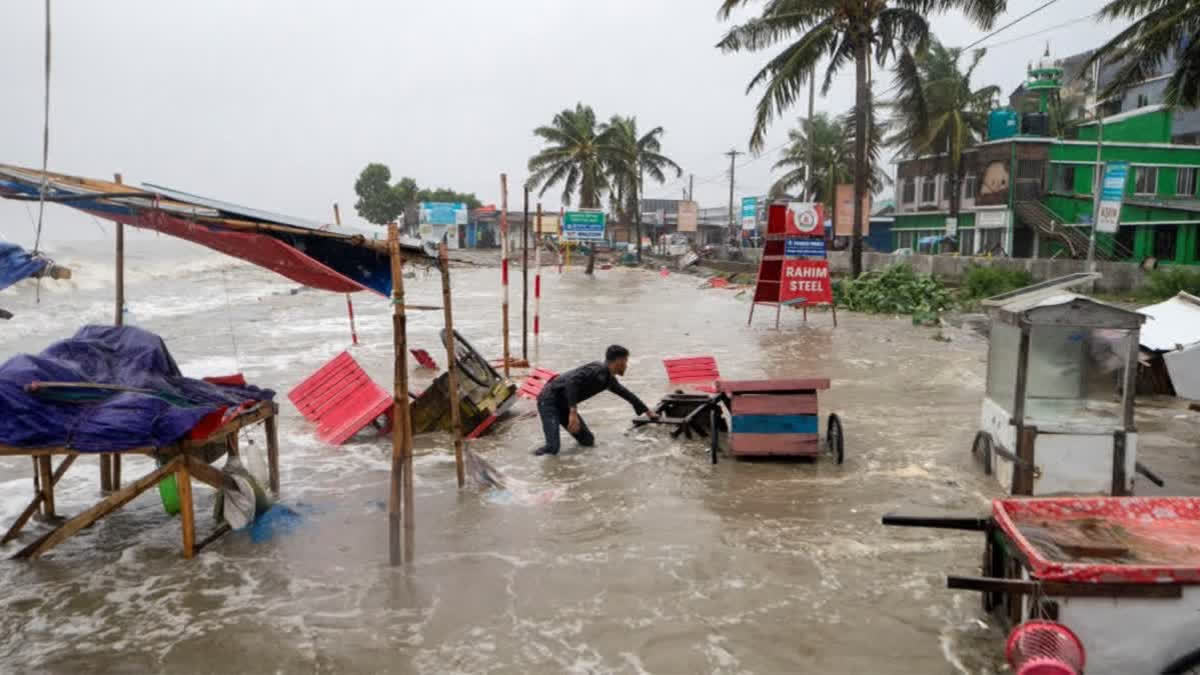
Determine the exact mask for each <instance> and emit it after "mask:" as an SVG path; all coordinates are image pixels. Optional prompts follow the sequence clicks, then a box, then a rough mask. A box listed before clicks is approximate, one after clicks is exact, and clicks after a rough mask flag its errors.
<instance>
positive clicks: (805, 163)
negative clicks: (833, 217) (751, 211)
mask: <svg viewBox="0 0 1200 675" xmlns="http://www.w3.org/2000/svg"><path fill="white" fill-rule="evenodd" d="M871 127H872V130H873V136H872V142H871V143H870V144H868V149H869V150H868V153H867V154H868V156H869V157H872V158H873V159H874V161H873V162H872V166H871V176H870V189H871V192H872V193H876V192H879V191H880V190H882V189H883V187H884V185H886V184H887V183H889V182H890V178H889V177H888V176H887V174H886V173H885V172H884V171H883V170H882V169H881V168H880V166H879V162H878V158H879V152H880V146H881V145H882V138H883V134H884V125H883V124H882V123H880V122H877V121H873V122H872V125H871ZM788 138H789V140H790V143H789V145H788V146H787V147H786V148H784V149H783V150H782V151H781V152H780V159H779V161H777V162H775V165H774V166H773V167H772V168H773V169H774V170H780V169H783V170H784V174H783V175H782V176H780V177H779V178H778V179H777V180H776V181H775V182H774V183H773V184H772V185H771V196H772V197H781V196H783V195H786V194H788V193H790V192H792V191H793V189H794V188H796V187H799V188H800V190H799V192H803V193H805V194H807V195H810V199H812V201H816V202H821V203H823V204H825V205H826V206H827V207H831V206H832V205H833V201H834V197H835V194H836V191H837V186H838V184H840V183H846V182H848V181H852V180H854V111H853V110H851V111H850V112H848V113H846V114H845V115H843V116H842V117H840V118H837V119H834V118H833V117H830V116H829V115H828V114H826V113H817V114H816V115H814V116H813V117H812V118H811V119H804V118H801V119H800V127H799V128H796V129H791V130H789V131H788ZM809 166H811V167H812V170H811V171H810V170H809V169H808V167H809Z"/></svg>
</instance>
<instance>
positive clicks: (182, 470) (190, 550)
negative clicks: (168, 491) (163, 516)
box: [175, 455, 196, 558]
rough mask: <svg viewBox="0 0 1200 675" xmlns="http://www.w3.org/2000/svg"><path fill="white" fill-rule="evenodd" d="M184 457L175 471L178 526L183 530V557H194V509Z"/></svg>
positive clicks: (190, 480)
mask: <svg viewBox="0 0 1200 675" xmlns="http://www.w3.org/2000/svg"><path fill="white" fill-rule="evenodd" d="M189 461H190V460H189V459H188V457H187V456H186V455H184V456H183V457H182V458H181V461H180V462H179V464H178V466H177V468H176V469H175V483H176V488H178V489H179V526H180V527H181V528H182V529H183V557H184V558H191V557H192V556H194V555H196V508H195V504H193V503H192V474H191V473H190V472H189V471H188V462H189Z"/></svg>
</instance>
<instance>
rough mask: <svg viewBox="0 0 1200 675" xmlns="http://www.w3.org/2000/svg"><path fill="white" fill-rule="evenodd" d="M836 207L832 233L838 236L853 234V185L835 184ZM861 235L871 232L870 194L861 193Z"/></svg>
mask: <svg viewBox="0 0 1200 675" xmlns="http://www.w3.org/2000/svg"><path fill="white" fill-rule="evenodd" d="M835 199H837V208H835V209H834V214H833V217H834V221H833V234H834V235H835V236H838V237H849V236H852V235H853V234H854V186H853V185H851V184H849V183H843V184H841V185H839V186H837V189H836V192H835ZM862 210H863V230H862V234H863V236H864V237H865V236H867V235H868V234H870V233H871V195H870V194H865V195H863V201H862Z"/></svg>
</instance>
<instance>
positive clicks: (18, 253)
mask: <svg viewBox="0 0 1200 675" xmlns="http://www.w3.org/2000/svg"><path fill="white" fill-rule="evenodd" d="M49 264H50V261H49V260H47V259H45V258H42V257H40V256H34V255H33V254H32V253H29V252H28V251H26V250H25V249H23V248H21V247H20V246H17V245H16V244H10V243H8V242H6V241H0V291H2V290H4V289H6V288H8V287H9V286H12V285H13V284H15V283H17V282H18V281H20V280H22V279H27V278H29V277H31V276H33V275H35V274H37V273H38V272H41V271H42V269H43V268H44V267H46V265H49Z"/></svg>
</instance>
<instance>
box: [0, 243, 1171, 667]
mask: <svg viewBox="0 0 1200 675" xmlns="http://www.w3.org/2000/svg"><path fill="white" fill-rule="evenodd" d="M81 255H82V254H81ZM135 262H136V260H135ZM78 266H79V267H82V268H83V269H84V270H85V271H79V272H77V274H76V281H74V282H72V283H73V284H77V285H76V286H72V287H70V291H69V292H61V291H60V292H51V293H49V297H47V292H46V291H45V289H44V290H43V299H42V304H41V305H35V304H34V303H33V301H32V297H33V296H32V289H31V287H20V288H18V289H16V291H14V292H10V293H9V294H8V295H5V296H0V297H2V298H3V299H4V301H5V303H7V306H8V308H10V309H14V310H16V311H17V313H18V318H17V320H16V321H14V322H10V324H11V325H12V326H14V327H16V326H18V325H19V326H21V328H19V329H17V328H14V329H13V330H9V331H8V332H7V333H5V332H0V355H8V354H11V353H14V352H17V351H28V350H38V349H41V348H43V347H44V346H45V345H46V344H48V343H49V342H50V341H51V340H53V339H58V338H61V337H66V336H68V335H70V334H71V333H72V332H73V331H74V329H75V327H76V326H77V325H78V323H79V322H80V321H89V320H90V321H103V320H106V319H105V318H104V317H106V316H107V314H108V312H109V310H108V306H109V305H108V303H109V302H110V301H109V299H108V295H107V294H108V292H109V291H108V289H107V287H106V285H105V284H104V283H101V282H93V283H89V281H88V280H89V279H93V280H94V279H107V278H109V277H108V276H107V275H108V274H110V272H111V270H107V269H105V268H104V266H103V264H101V263H95V264H93V265H91V266H90V267H89V266H88V265H86V264H83V263H78ZM89 270H90V274H89V272H88V271H89ZM498 276H499V274H498V271H497V270H495V269H493V268H463V269H456V270H455V272H454V287H455V294H454V302H455V315H456V322H457V327H458V329H459V330H460V332H462V333H463V334H464V335H466V336H467V337H468V339H470V340H471V341H472V342H474V344H475V346H476V347H477V348H478V349H480V350H481V351H483V352H484V353H486V354H488V355H491V356H498V355H499V353H500V335H499V330H498V326H499V303H498V289H497V282H498ZM517 278H518V279H519V277H517ZM698 283H699V282H698V280H697V279H695V278H693V277H685V276H678V275H672V276H670V277H668V278H665V279H664V278H661V277H659V276H658V275H657V274H655V273H653V272H649V271H644V270H626V269H615V270H610V271H601V272H598V273H597V276H596V278H594V279H589V278H586V277H585V276H584V275H583V274H582V273H581V272H580V271H579V270H568V272H567V274H565V275H564V276H561V277H560V276H559V275H558V274H557V273H556V272H554V271H552V270H547V274H546V275H545V280H544V286H545V297H544V299H543V303H542V315H543V325H544V330H545V333H544V335H543V337H542V340H541V343H540V348H539V349H538V355H539V356H540V358H539V362H540V363H541V365H544V366H546V367H549V368H553V369H558V370H562V369H566V368H569V367H572V366H574V365H577V364H579V363H582V362H584V361H588V360H594V359H597V358H599V357H600V356H601V355H602V354H603V350H604V347H605V346H606V345H608V344H609V343H621V344H624V345H625V346H627V347H629V348H630V350H631V351H632V352H633V358H632V360H631V364H630V369H629V373H628V375H627V376H626V377H625V378H624V381H625V383H626V385H627V386H628V387H629V388H630V389H632V390H633V391H634V392H636V393H638V394H639V395H640V396H641V397H642V398H644V399H645V400H646V401H647V402H648V403H651V404H653V402H654V401H656V400H657V399H658V398H659V397H660V396H661V395H662V394H664V393H665V392H666V391H668V386H667V382H666V379H665V374H664V372H663V368H662V365H661V359H662V358H663V357H664V356H673V355H688V354H712V355H714V356H716V357H717V359H718V362H719V364H720V368H721V371H722V374H723V375H725V376H727V377H735V378H761V377H800V376H822V377H829V378H830V379H831V380H832V381H833V388H832V389H831V390H830V391H827V392H823V393H822V394H821V415H822V424H824V419H825V415H826V414H828V413H829V412H831V411H836V412H837V413H838V414H839V415H841V417H842V420H843V422H844V425H845V434H846V462H845V464H844V465H842V466H837V465H835V464H833V463H832V462H830V461H828V460H826V459H822V460H820V461H817V462H737V461H732V460H728V459H726V460H725V461H722V462H720V463H719V464H717V465H715V466H714V465H712V464H710V463H709V461H708V459H707V455H706V444H705V443H704V442H702V441H686V440H678V441H675V440H671V439H670V438H669V436H668V434H667V433H666V431H665V430H662V429H658V430H655V429H643V430H636V431H631V430H630V424H629V420H630V418H631V417H632V411H631V410H630V409H629V407H628V406H627V405H626V404H625V403H624V402H623V401H621V400H620V399H618V398H616V397H615V396H610V395H601V396H599V397H597V398H594V399H592V400H590V401H588V402H587V403H586V404H584V405H583V407H582V413H583V416H584V418H585V419H586V420H587V422H588V424H589V425H590V426H591V428H592V429H593V431H594V432H595V433H596V436H597V437H598V441H599V442H598V445H597V447H595V448H590V449H580V448H576V447H575V446H574V443H573V442H571V441H570V439H569V438H568V437H565V436H564V440H565V443H564V454H563V455H562V456H560V457H558V458H535V457H533V456H531V455H530V454H529V453H530V450H532V449H533V448H534V447H536V446H537V445H538V444H539V442H540V428H539V425H538V422H537V420H536V419H531V418H524V419H517V420H515V421H513V422H510V423H507V424H505V425H503V426H502V427H499V428H498V429H497V432H496V433H494V434H492V435H490V436H488V437H486V438H484V439H482V440H479V441H477V442H475V443H474V444H473V445H472V447H473V449H474V450H476V451H478V452H479V453H480V454H481V455H482V456H484V457H486V458H487V459H488V460H489V461H491V462H492V463H494V464H495V465H496V466H497V467H499V468H500V469H501V470H502V471H503V472H504V473H505V474H507V475H508V476H510V477H511V478H513V479H516V480H518V481H521V482H523V484H524V485H526V486H527V488H528V490H529V491H530V492H531V493H536V494H541V493H543V492H544V491H550V493H551V494H552V495H553V499H551V500H549V501H545V502H540V501H537V500H530V499H526V498H525V497H527V495H525V494H515V493H504V492H497V491H495V490H481V489H479V488H477V487H468V488H467V489H464V490H458V489H456V488H455V481H454V465H453V460H452V456H451V454H450V452H449V449H450V447H451V444H450V442H449V439H448V438H447V437H445V436H442V435H430V436H425V437H421V438H419V439H418V451H420V452H427V453H429V454H426V455H423V456H421V457H419V458H418V459H417V462H416V486H417V490H416V523H417V529H416V534H415V542H416V550H415V554H416V557H415V561H414V563H413V564H412V565H410V566H408V567H404V568H392V567H389V566H388V565H387V564H386V562H387V548H388V547H387V530H386V527H387V516H386V507H385V504H386V494H387V484H388V473H387V470H388V459H387V453H388V446H387V444H386V442H385V441H383V440H380V439H375V438H371V437H369V436H366V437H360V438H357V439H355V440H354V441H353V442H351V443H348V444H346V445H344V446H341V447H328V446H325V445H323V444H321V443H320V442H318V441H317V440H316V439H315V438H314V437H313V435H312V430H311V427H310V426H309V425H308V424H307V423H306V422H305V421H304V420H303V419H301V418H300V417H299V415H298V413H297V412H296V411H295V409H294V408H293V407H292V406H291V404H290V403H289V402H287V400H286V398H285V397H284V396H283V393H284V392H286V391H287V390H288V389H290V388H291V387H292V386H294V385H295V384H296V383H297V382H299V381H300V380H301V379H303V378H304V377H305V376H306V375H308V374H309V373H311V372H312V371H313V370H315V369H316V368H317V367H318V366H319V365H320V364H321V363H323V362H324V361H325V360H327V359H329V358H331V357H332V356H334V355H336V354H337V353H338V352H339V351H341V350H342V349H344V348H345V347H346V345H347V343H348V340H349V336H348V330H347V328H346V323H345V305H344V299H343V297H342V296H340V295H335V294H322V293H317V292H308V291H305V292H299V293H294V294H293V293H292V292H291V291H292V289H293V288H294V285H293V284H290V283H289V282H287V281H286V280H282V279H279V278H278V277H274V276H271V275H270V274H268V273H265V272H262V271H260V270H257V269H253V268H249V267H245V266H242V265H230V264H227V263H212V264H211V265H208V266H204V265H201V266H199V267H196V268H189V269H187V270H184V271H182V272H179V271H175V270H165V271H161V272H159V273H146V274H144V275H143V276H141V277H137V276H135V278H134V283H133V284H132V285H131V293H130V298H131V302H130V307H131V310H133V312H134V314H135V316H138V317H139V319H138V322H139V323H140V324H141V325H143V326H145V327H147V328H149V329H151V330H154V331H157V332H159V333H161V334H162V335H163V336H164V337H165V338H166V339H167V342H168V346H169V347H170V348H171V350H172V351H173V353H174V355H175V357H176V360H177V361H178V362H179V363H180V365H181V367H182V368H183V369H184V371H185V373H187V374H190V375H195V376H199V375H208V374H218V373H222V372H228V371H230V370H234V369H240V370H243V371H245V372H246V374H247V375H248V377H249V379H250V380H251V381H253V382H255V383H258V384H260V385H262V386H269V387H272V388H274V389H276V390H277V391H279V392H280V396H279V400H280V403H281V409H282V422H281V433H282V442H283V449H282V456H281V462H282V493H283V494H282V500H283V502H284V503H285V504H287V505H289V506H291V507H293V508H295V509H296V510H298V511H299V512H300V513H301V514H302V515H303V522H302V524H301V525H300V526H299V527H298V528H297V529H295V530H294V531H292V532H290V533H286V534H279V535H276V536H275V537H273V538H271V539H270V540H268V541H264V542H257V543H256V542H254V541H252V540H251V539H250V537H249V536H248V535H247V534H246V533H234V534H233V535H230V536H227V537H225V538H224V539H222V540H220V541H219V542H217V543H216V544H214V545H213V546H212V547H211V548H209V549H207V550H205V551H204V552H203V553H202V554H201V555H199V556H198V557H197V558H196V559H195V560H193V561H190V562H185V561H183V560H181V559H180V557H179V543H180V534H179V529H178V524H177V522H175V521H174V520H172V519H171V518H169V517H168V516H166V515H165V514H164V513H163V511H162V508H161V505H160V504H159V503H158V498H157V496H156V495H155V494H154V493H153V492H150V493H147V494H146V495H144V496H142V497H141V498H139V499H138V500H136V501H135V502H133V503H132V504H130V505H129V506H127V507H126V508H125V509H124V510H122V511H120V512H118V513H117V514H115V515H113V516H110V517H109V518H107V519H105V520H104V521H102V522H101V523H100V524H98V525H97V526H95V527H94V528H92V529H91V530H89V531H87V532H85V533H84V534H82V535H80V536H77V537H75V538H73V539H71V540H70V541H68V542H67V543H66V544H64V545H62V546H60V547H59V548H57V549H55V550H54V551H53V552H52V553H51V554H50V555H47V556H46V557H45V558H44V559H43V560H40V561H37V562H32V563H17V562H7V561H5V562H0V584H2V585H3V588H4V589H5V591H4V593H3V595H2V597H0V607H2V610H0V671H4V672H14V673H16V672H60V673H76V672H113V673H143V672H169V673H193V672H194V673H242V672H245V673H276V672H286V673H300V672H313V673H359V672H395V673H405V672H415V673H450V672H462V673H481V672H496V673H524V672H577V673H593V672H594V673H600V672H618V673H644V672H649V673H699V672H705V673H707V672H712V673H780V672H808V673H817V672H828V673H897V674H904V673H913V674H916V673H921V674H928V673H986V672H999V671H1000V670H1002V668H1001V659H1002V657H1001V653H1000V652H1001V650H1002V645H1003V637H1004V636H1003V635H1002V634H1001V633H1000V632H999V631H998V630H997V629H995V628H994V627H992V626H991V625H990V624H989V623H988V622H986V621H985V620H984V619H983V617H982V616H981V614H980V612H979V601H978V597H977V596H976V595H975V594H970V593H960V592H952V591H948V590H946V589H945V588H944V575H945V574H946V573H948V572H953V573H962V574H972V573H975V572H976V571H977V569H978V562H979V559H980V554H981V550H982V542H981V541H980V539H979V536H978V535H975V534H969V533H955V532H947V531H935V530H918V529H896V528H884V527H882V526H881V525H880V523H879V520H880V517H881V516H882V515H883V514H885V513H888V512H891V511H904V512H909V513H914V512H916V513H930V512H941V511H954V512H968V513H983V512H984V511H985V510H986V508H987V504H988V499H990V498H991V497H993V496H996V495H997V494H999V490H998V489H997V488H996V486H994V485H993V484H992V483H991V482H990V481H989V480H987V479H985V478H984V477H983V476H982V475H981V473H980V472H978V471H977V470H976V469H975V467H974V466H973V464H972V463H971V460H970V458H969V453H968V448H969V446H970V443H971V440H972V437H973V435H974V433H975V431H976V427H977V422H976V420H977V418H978V411H979V402H980V395H981V393H982V389H983V373H984V356H985V353H986V350H985V342H984V341H983V340H982V339H981V338H979V337H978V336H977V335H974V334H972V333H970V332H969V331H952V332H950V333H949V335H950V337H951V339H952V341H951V342H948V343H945V342H940V341H935V340H933V339H932V337H933V335H934V334H935V331H933V330H930V329H919V328H914V327H913V326H911V324H910V322H909V321H908V320H906V319H888V318H875V317H865V316H861V315H854V314H851V313H848V312H843V313H840V314H839V319H840V320H841V324H840V325H839V327H838V328H836V329H834V328H833V327H832V325H831V321H830V317H829V315H828V314H826V313H824V312H814V313H811V314H810V316H809V320H808V323H807V324H805V323H803V322H802V321H801V317H800V314H799V312H796V311H785V313H784V317H783V322H782V323H783V329H782V330H780V331H775V330H772V329H771V326H772V324H773V319H774V316H773V311H762V310H760V313H759V316H758V317H757V318H756V321H755V325H754V326H752V327H749V328H747V326H746V314H747V311H748V304H747V302H746V300H745V297H744V296H743V297H740V298H739V297H737V295H736V294H737V291H727V290H699V289H697V285H698ZM408 291H409V297H410V299H411V301H412V302H422V303H428V304H439V303H440V290H439V287H438V280H437V277H436V275H428V276H426V275H425V274H424V273H422V272H419V273H418V274H417V276H416V278H414V279H410V280H409V281H408ZM513 307H514V311H516V310H517V309H518V308H519V307H520V286H519V285H517V286H514V290H513ZM389 311H390V306H389V305H388V304H387V303H386V301H383V300H382V299H378V298H370V297H367V296H361V295H360V296H359V297H358V300H357V303H356V312H357V314H358V317H359V319H358V329H359V334H360V337H361V339H362V341H363V345H361V346H359V347H357V348H354V349H353V350H352V353H353V354H354V355H355V357H356V358H358V359H359V360H360V361H361V362H362V363H363V364H364V366H365V367H366V368H367V370H368V371H369V372H370V373H371V374H372V375H373V376H374V377H375V379H376V380H377V381H378V382H380V383H381V384H384V385H385V386H387V383H389V381H390V377H389V374H390V356H391V348H390V323H391V322H390V318H389V316H388V312H389ZM34 317H37V318H36V321H35V319H34ZM514 317H515V318H514V321H513V323H514V326H516V330H514V337H513V344H514V348H515V350H516V351H517V352H519V351H520V346H521V339H520V331H519V326H520V319H519V314H515V315H514ZM440 325H441V314H440V312H420V313H413V314H410V318H409V326H410V343H411V345H412V346H424V347H426V348H428V349H430V351H431V352H433V353H434V354H435V356H436V357H438V360H439V361H444V354H439V353H438V350H437V345H438V343H437V339H436V331H437V330H438V328H439V327H440ZM0 330H4V329H0ZM530 356H531V358H532V357H533V356H534V345H533V342H532V337H531V341H530ZM429 379H430V374H428V373H422V372H420V371H414V384H413V388H414V389H418V388H419V387H421V386H423V384H424V382H427V381H428V380H429ZM1167 445H1171V444H1170V443H1168V444H1167ZM253 447H261V438H259V439H258V441H257V444H256V446H253ZM253 447H252V448H251V451H253ZM1171 447H1174V446H1171ZM1172 452H1176V453H1178V454H1179V457H1180V458H1179V461H1177V462H1176V463H1180V462H1181V461H1182V457H1183V451H1182V450H1181V449H1179V448H1175V449H1174V450H1172ZM1173 461H1176V460H1173ZM149 468H150V464H149V462H148V461H144V460H133V461H127V462H126V464H125V476H126V479H127V480H128V479H129V478H130V477H133V476H136V475H138V474H140V473H143V472H145V471H148V470H149ZM29 486H30V481H29V476H28V460H27V459H17V458H2V459H0V522H3V523H4V524H5V525H7V523H8V522H11V519H12V518H13V517H15V515H16V513H18V512H19V511H20V509H21V507H22V506H23V505H24V503H25V501H27V499H28V498H29V492H30V487H29ZM97 493H98V471H97V469H96V463H95V462H94V461H89V460H86V459H85V460H83V461H80V462H78V463H77V464H76V468H74V469H73V470H72V471H71V472H70V473H68V474H67V476H66V478H64V479H63V482H62V483H61V484H60V491H59V499H58V501H59V511H60V512H63V513H75V512H77V511H78V510H80V509H81V508H83V507H85V506H86V505H87V504H89V503H90V502H92V501H94V500H95V499H96V497H97ZM213 496H214V495H213V493H212V491H211V490H208V489H206V488H203V487H201V488H197V497H196V499H197V508H198V513H200V514H201V516H200V518H199V521H200V527H201V528H202V530H205V531H207V530H208V528H211V527H213V525H214V523H213V521H212V517H211V515H210V512H211V505H212V501H213ZM36 532H37V530H36V528H35V529H34V530H33V531H32V532H27V533H26V534H25V535H23V536H22V540H21V541H22V542H28V541H29V540H30V539H31V538H32V537H33V536H35V534H36ZM18 545H21V544H20V543H18ZM16 547H17V545H10V546H8V547H5V548H3V549H0V553H2V554H11V553H12V552H14V551H15V550H16Z"/></svg>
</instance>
